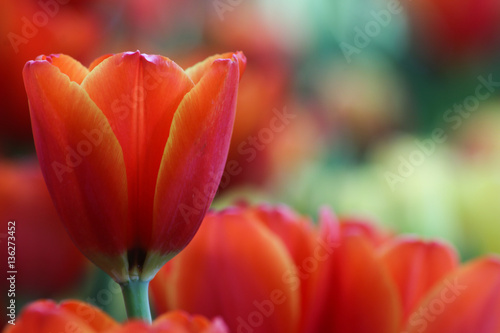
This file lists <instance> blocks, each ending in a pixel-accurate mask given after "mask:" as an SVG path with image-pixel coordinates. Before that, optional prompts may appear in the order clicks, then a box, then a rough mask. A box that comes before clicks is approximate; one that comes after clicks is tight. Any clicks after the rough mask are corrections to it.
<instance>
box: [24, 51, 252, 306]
mask: <svg viewBox="0 0 500 333" xmlns="http://www.w3.org/2000/svg"><path fill="white" fill-rule="evenodd" d="M245 64H246V59H245V56H244V55H243V54H242V53H241V52H238V53H227V54H223V55H216V56H212V57H209V58H207V59H206V60H205V61H202V62H200V63H198V64H196V65H195V66H193V67H191V68H188V69H187V70H186V71H184V70H182V69H181V68H180V67H179V66H178V65H176V64H175V63H174V62H173V61H171V60H170V59H168V58H165V57H162V56H157V55H147V54H141V53H139V52H125V53H120V54H116V55H107V56H103V57H100V58H98V59H97V60H95V61H94V62H93V63H92V64H91V65H90V67H89V68H86V67H84V66H82V65H81V64H80V63H79V62H77V61H76V60H74V59H72V58H71V57H69V56H65V55H51V56H40V57H39V58H37V60H34V61H29V62H28V63H27V64H26V66H25V68H24V72H23V75H24V82H25V86H26V92H27V94H28V99H29V102H30V112H31V121H32V127H33V135H34V139H35V146H36V150H37V154H38V158H39V160H40V165H41V169H42V172H43V175H44V178H45V181H46V183H47V187H48V189H49V192H50V194H51V197H52V200H53V201H54V204H55V207H56V209H57V211H58V213H59V215H60V217H61V219H62V221H63V223H64V225H65V226H66V229H67V230H68V232H69V234H70V236H71V238H72V239H73V241H74V242H75V244H76V245H77V246H78V247H79V248H80V250H81V251H82V252H83V253H84V254H85V255H86V256H87V257H88V258H89V259H90V260H91V261H93V262H94V263H95V264H96V265H97V266H99V267H100V268H101V269H103V270H104V271H105V272H107V273H108V274H109V275H110V276H111V277H112V278H113V279H114V280H115V281H117V282H118V283H120V284H121V285H122V286H125V285H128V284H129V282H130V281H138V283H139V282H141V281H142V282H147V281H149V280H150V279H151V278H152V277H153V276H154V275H155V274H156V272H157V271H158V269H160V267H162V266H163V265H164V264H165V262H167V261H168V260H169V259H171V258H172V257H173V256H175V255H176V254H177V253H178V252H179V251H181V250H182V249H183V248H184V247H185V246H186V245H187V244H188V243H189V241H190V240H191V239H192V237H193V236H194V234H195V233H196V231H197V230H198V227H199V225H200V223H201V221H202V219H203V216H204V215H205V212H206V210H207V209H208V207H209V206H210V204H211V202H212V199H213V197H214V195H215V192H216V190H217V187H218V184H219V181H220V178H221V175H222V171H223V168H224V163H225V161H226V157H227V152H228V149H229V143H230V139H231V132H232V127H233V122H234V117H235V107H236V96H237V91H238V82H239V78H240V74H241V73H242V72H243V70H244V68H245ZM137 286H139V284H137ZM140 286H141V287H140V289H141V290H142V291H141V292H142V294H145V296H146V297H147V283H145V284H142V285H140ZM138 288H139V287H138ZM134 293H135V292H133V293H132V294H131V295H128V296H133V294H134ZM124 296H125V298H127V297H128V296H127V295H126V293H124Z"/></svg>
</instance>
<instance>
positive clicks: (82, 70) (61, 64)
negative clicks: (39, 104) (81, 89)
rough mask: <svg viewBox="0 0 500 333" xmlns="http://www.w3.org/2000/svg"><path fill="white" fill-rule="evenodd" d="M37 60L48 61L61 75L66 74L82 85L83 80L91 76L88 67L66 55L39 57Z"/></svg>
mask: <svg viewBox="0 0 500 333" xmlns="http://www.w3.org/2000/svg"><path fill="white" fill-rule="evenodd" d="M37 60H47V61H48V62H50V63H51V64H52V65H53V66H56V67H57V68H59V70H60V71H61V73H64V74H66V75H67V76H68V77H69V79H70V80H71V81H73V82H76V83H78V84H81V83H82V81H83V79H85V77H86V76H87V75H88V74H89V70H88V69H87V67H85V66H83V65H82V64H81V63H80V62H79V61H77V60H75V59H73V58H71V57H70V56H67V55H65V54H51V55H50V56H44V55H42V56H39V57H38V58H37Z"/></svg>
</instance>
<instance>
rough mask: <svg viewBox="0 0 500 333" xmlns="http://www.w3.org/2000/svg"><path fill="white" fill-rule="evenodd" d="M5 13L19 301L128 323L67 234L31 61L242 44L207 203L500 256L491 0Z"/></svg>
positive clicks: (4, 126) (62, 7) (499, 83)
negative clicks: (335, 222) (104, 314)
mask: <svg viewBox="0 0 500 333" xmlns="http://www.w3.org/2000/svg"><path fill="white" fill-rule="evenodd" d="M0 6H1V7H0V38H1V43H0V48H1V52H0V78H1V89H0V221H1V225H2V229H0V242H1V251H2V254H1V255H0V257H1V258H2V259H1V264H0V267H1V270H2V274H4V272H6V270H7V269H6V264H7V260H6V253H7V249H6V247H7V246H6V244H7V242H6V237H7V234H6V232H7V222H8V221H11V220H15V221H16V226H17V230H16V237H17V240H16V250H17V251H16V256H17V257H16V261H17V266H18V275H17V276H18V280H17V288H18V289H17V291H18V292H17V293H16V295H17V300H18V306H19V305H20V304H23V303H25V302H28V301H30V300H34V299H37V298H40V297H50V298H55V299H61V298H65V297H72V298H80V299H82V300H85V301H88V302H91V303H94V304H96V305H98V306H100V307H102V308H104V309H105V310H106V311H108V312H110V313H112V314H113V315H114V316H115V317H116V318H118V319H123V318H124V314H123V305H122V304H121V302H122V300H121V295H120V291H119V288H118V287H117V286H116V285H115V284H114V283H112V282H110V281H109V280H108V279H107V277H105V276H104V274H103V273H101V272H99V271H98V270H97V269H95V268H94V267H93V266H92V265H90V264H89V263H88V262H87V261H86V259H84V258H83V257H82V256H81V255H80V254H79V252H78V251H77V250H76V249H75V248H74V246H73V245H72V243H71V241H70V240H69V239H68V238H67V236H66V235H65V233H64V230H63V228H62V226H61V224H60V222H59V221H58V217H57V214H56V213H55V210H54V208H53V207H52V204H51V201H50V198H49V196H48V192H47V190H46V188H45V185H44V182H43V179H42V177H41V174H40V171H39V169H38V166H37V162H36V155H35V151H34V145H33V141H32V135H31V128H30V121H29V109H28V101H27V99H26V94H25V92H24V87H23V82H22V74H21V72H22V68H23V66H24V63H25V62H26V61H28V60H32V59H34V58H35V57H36V56H38V55H40V54H50V53H66V54H68V55H71V56H72V57H74V58H76V59H78V60H79V61H81V62H82V63H83V64H84V65H88V64H90V62H91V61H92V60H93V59H95V58H97V57H98V56H100V55H102V54H105V53H117V52H122V51H134V50H137V49H138V50H140V51H141V52H145V53H153V54H162V55H166V56H168V57H169V58H171V59H173V60H174V61H176V62H177V63H178V64H180V65H181V66H182V67H187V66H190V65H192V64H194V63H196V62H197V61H200V60H202V59H204V58H205V57H206V56H208V55H211V54H214V53H222V52H226V51H236V50H242V51H243V52H244V53H245V54H246V56H247V58H248V66H247V69H246V72H245V74H244V76H243V79H242V81H241V85H240V90H239V97H238V106H237V119H236V124H235V128H234V133H233V139H232V146H231V149H230V153H229V156H228V163H227V167H226V172H225V174H224V176H223V178H222V182H221V185H220V188H219V192H218V195H217V198H216V200H215V202H214V207H216V208H221V207H226V206H228V205H230V204H232V203H235V202H239V201H246V202H250V203H260V202H271V203H286V204H288V205H290V206H291V207H292V208H293V209H295V210H297V211H298V212H300V213H303V214H307V215H311V216H315V214H316V212H317V211H318V208H319V207H321V206H323V205H328V206H330V207H332V208H333V210H334V211H335V212H336V213H337V214H338V215H340V216H355V217H359V218H363V219H367V220H371V221H373V222H374V223H376V224H380V225H382V226H384V227H386V228H388V229H391V230H394V231H397V232H407V233H416V234H418V235H421V236H424V237H439V238H443V239H446V240H448V241H449V242H451V243H453V244H454V245H455V246H456V247H457V248H458V250H459V252H460V254H461V257H462V258H463V259H467V258H470V257H473V256H478V255H480V254H484V253H490V252H500V242H499V241H498V239H500V218H499V216H500V99H499V97H500V58H499V51H500V44H499V39H500V23H499V22H500V2H498V1H496V0H461V1H453V0H418V1H415V0H414V1H412V0H401V1H395V0H394V1H393V0H312V1H311V0H286V1H285V0H183V1H181V0H167V1H165V0H126V1H119V0H93V1H83V0H82V1H78V0H16V1H13V0H0ZM2 281H4V282H2V283H5V281H6V279H5V278H2ZM7 289H8V288H7V286H6V285H5V286H3V285H2V290H7ZM1 295H2V297H5V296H6V293H4V292H3V291H2V292H1ZM4 295H5V296H4Z"/></svg>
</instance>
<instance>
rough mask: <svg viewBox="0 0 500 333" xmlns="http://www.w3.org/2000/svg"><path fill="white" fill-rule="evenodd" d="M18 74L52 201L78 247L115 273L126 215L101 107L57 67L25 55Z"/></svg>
mask: <svg viewBox="0 0 500 333" xmlns="http://www.w3.org/2000/svg"><path fill="white" fill-rule="evenodd" d="M23 75H24V81H25V86H26V91H27V94H28V98H29V101H30V112H31V120H32V127H33V135H34V138H35V145H36V149H37V154H38V158H39V161H40V166H41V169H42V172H43V175H44V178H45V181H46V183H47V187H48V189H49V192H50V194H51V197H52V200H53V202H54V205H55V207H56V209H57V211H58V213H59V215H60V216H61V219H62V220H63V223H64V224H65V226H66V229H67V230H68V232H69V234H70V236H71V238H72V239H73V241H74V242H75V244H76V245H77V246H78V247H79V248H80V250H81V251H82V252H83V253H84V254H85V255H86V256H87V257H88V258H89V259H91V260H92V261H93V262H94V263H95V264H97V265H98V266H100V267H101V268H103V269H105V270H106V272H108V273H109V274H110V275H112V276H115V275H116V274H120V273H119V272H118V271H116V270H117V269H118V267H122V266H123V262H121V263H120V262H118V261H120V260H122V259H123V258H121V257H120V256H121V255H122V254H123V253H122V251H124V250H125V231H126V230H124V229H125V228H124V226H123V222H124V221H126V220H127V219H126V216H127V215H126V211H127V207H126V203H127V191H126V176H125V171H124V170H125V168H124V161H123V155H122V151H121V147H120V145H119V143H118V141H117V140H116V137H115V136H114V135H113V132H112V131H111V128H110V126H109V124H108V122H107V120H106V118H105V117H104V115H103V114H102V112H101V111H100V110H99V109H98V108H97V106H96V105H95V104H94V103H93V102H92V101H91V100H90V98H89V97H88V95H87V93H86V92H85V91H84V90H83V89H81V87H80V86H79V85H78V84H76V83H75V82H71V81H70V79H69V77H68V76H66V75H64V74H62V73H61V71H60V70H59V68H57V67H56V66H53V65H51V64H50V63H49V62H47V61H30V62H28V63H27V64H26V66H25V68H24V72H23ZM117 260H118V261H117ZM106 268H107V269H106Z"/></svg>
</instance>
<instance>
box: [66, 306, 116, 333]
mask: <svg viewBox="0 0 500 333" xmlns="http://www.w3.org/2000/svg"><path fill="white" fill-rule="evenodd" d="M60 308H61V309H62V310H64V311H66V312H67V313H71V314H73V315H75V316H77V317H79V318H81V319H82V320H83V321H85V323H86V324H87V325H89V326H90V327H91V328H93V329H94V330H95V331H97V332H101V331H104V330H106V329H110V328H113V327H118V326H119V325H118V323H117V322H115V321H114V320H113V319H112V318H111V317H110V316H109V315H107V314H106V313H105V312H103V311H101V309H99V308H96V307H95V306H92V305H90V304H88V303H84V302H81V301H72V300H70V301H65V302H62V303H61V304H60Z"/></svg>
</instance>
